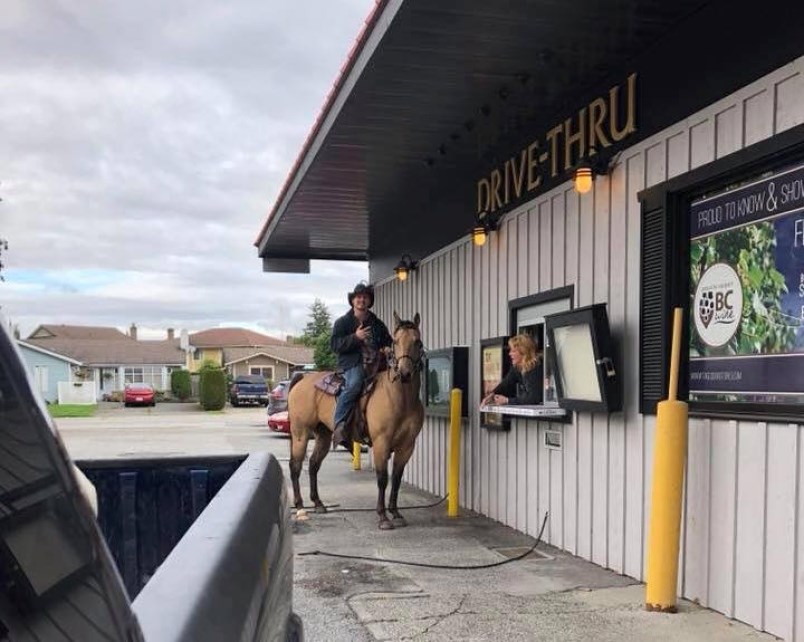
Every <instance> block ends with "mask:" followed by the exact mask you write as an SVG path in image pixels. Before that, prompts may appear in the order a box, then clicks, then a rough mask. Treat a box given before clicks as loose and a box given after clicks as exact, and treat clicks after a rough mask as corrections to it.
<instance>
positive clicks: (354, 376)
mask: <svg viewBox="0 0 804 642" xmlns="http://www.w3.org/2000/svg"><path fill="white" fill-rule="evenodd" d="M364 377H365V375H364V373H363V364H362V363H361V364H360V365H357V366H354V367H353V368H349V369H348V370H344V372H343V378H344V382H343V388H341V392H340V394H339V395H338V399H337V401H336V402H335V425H336V426H337V425H338V424H339V423H340V422H341V421H345V420H346V417H347V416H348V415H349V412H351V410H352V406H354V403H355V401H356V400H357V398H358V397H359V396H360V392H361V391H362V390H363V379H364Z"/></svg>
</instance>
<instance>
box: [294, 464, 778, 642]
mask: <svg viewBox="0 0 804 642" xmlns="http://www.w3.org/2000/svg"><path fill="white" fill-rule="evenodd" d="M350 460H351V458H350V456H349V454H348V453H346V452H343V451H337V452H335V453H331V454H330V455H329V457H328V458H327V460H326V461H325V462H324V464H323V466H322V469H321V474H320V492H321V496H322V499H323V500H324V502H325V503H328V504H329V503H337V504H341V505H344V506H350V507H357V506H361V507H372V506H373V505H374V504H375V501H376V485H375V482H374V474H373V473H372V472H371V471H370V470H364V471H360V472H354V471H352V470H350V466H349V463H350ZM364 460H365V456H364ZM306 474H307V472H306V469H305V472H304V476H305V485H304V489H305V490H304V492H305V502H306V503H307V502H309V497H308V495H307V491H306ZM436 499H437V498H435V497H433V496H431V495H428V494H425V493H422V492H419V491H416V490H414V489H412V488H403V490H402V492H401V493H400V504H401V505H408V506H410V505H422V504H428V503H432V502H433V501H434V500H436ZM335 510H337V508H335V509H333V512H331V513H329V514H326V515H317V514H313V513H310V514H309V519H308V520H307V521H305V522H297V523H296V526H295V528H296V535H295V538H294V547H295V550H296V553H297V557H296V562H295V577H296V583H295V587H294V604H295V610H296V611H297V612H298V613H299V615H301V617H302V619H303V620H304V623H305V631H306V635H307V639H308V640H312V641H314V642H315V641H319V640H320V641H322V642H323V641H325V640H330V641H336V640H343V641H346V640H369V641H370V640H412V639H416V640H425V641H444V642H446V641H447V640H506V641H507V642H511V641H514V640H544V641H550V642H554V641H555V642H564V641H567V642H569V641H575V640H585V641H586V640H596V641H597V640H599V641H601V642H609V641H611V642H614V641H617V642H621V641H628V642H645V641H650V640H662V641H671V642H672V641H678V642H681V641H684V642H693V641H701V642H704V641H706V642H711V641H718V642H726V641H733V640H746V641H747V640H755V641H760V640H762V641H770V640H774V639H775V638H774V637H772V636H769V635H766V634H763V633H759V632H757V631H755V630H754V629H752V628H750V627H748V626H746V625H744V624H742V623H739V622H736V621H733V620H729V619H727V618H726V617H724V616H722V615H720V614H719V613H715V612H714V611H709V610H707V609H702V608H700V607H698V606H696V605H695V604H692V603H690V602H686V601H682V602H681V603H680V613H678V614H675V615H667V614H660V613H648V612H646V611H645V610H644V606H643V605H644V599H645V594H644V585H642V584H638V583H636V582H635V581H634V580H632V579H630V578H627V577H624V576H621V575H617V574H616V573H613V572H610V571H606V570H604V569H602V568H600V567H598V566H595V565H593V564H591V563H589V562H586V561H584V560H581V559H579V558H577V557H574V556H572V555H569V554H566V553H563V552H561V551H559V550H557V549H554V548H552V547H549V546H546V545H542V544H540V545H539V546H538V548H537V552H538V553H539V554H538V555H535V556H533V557H530V558H526V559H525V560H522V561H518V562H512V563H510V564H506V565H504V566H500V567H497V568H493V569H486V570H471V571H466V570H463V571H460V570H435V569H428V568H421V567H415V566H400V565H391V564H380V563H369V562H365V561H357V560H345V559H338V558H332V557H322V556H304V555H299V554H300V553H305V552H309V551H314V550H322V551H327V552H335V553H343V554H351V555H361V556H377V557H385V558H394V559H401V560H410V561H414V562H425V563H432V564H446V565H455V566H458V565H472V564H487V563H492V562H497V561H500V560H502V559H505V558H506V556H509V557H510V556H514V555H515V554H517V553H519V552H520V551H524V550H527V548H528V547H530V546H531V545H532V544H533V542H534V540H533V539H532V538H530V537H528V536H525V535H522V534H521V533H518V532H516V531H514V530H512V529H510V528H507V527H505V526H502V525H501V524H498V523H496V522H493V521H492V520H489V519H487V518H484V517H481V516H478V515H476V514H474V513H470V512H466V511H463V512H462V515H461V516H460V517H459V518H457V519H449V518H447V517H446V507H445V505H443V504H442V505H439V506H437V507H435V508H418V509H410V510H406V511H403V512H404V514H405V516H406V519H407V520H408V524H409V525H408V527H407V528H402V529H396V530H394V531H388V532H386V531H379V530H378V529H377V527H376V517H375V515H374V513H373V512H364V513H354V512H345V513H339V512H334V511H335ZM506 554H507V555H506Z"/></svg>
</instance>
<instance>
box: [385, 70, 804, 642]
mask: <svg viewBox="0 0 804 642" xmlns="http://www.w3.org/2000/svg"><path fill="white" fill-rule="evenodd" d="M802 122H804V58H800V59H798V60H796V61H794V62H793V63H791V64H789V65H786V66H785V67H783V68H781V69H779V70H777V71H776V72H774V73H772V74H770V75H769V76H767V77H765V78H763V79H761V80H759V81H757V82H755V83H753V84H751V85H750V86H748V87H745V88H744V89H742V90H740V91H739V92H736V93H735V94H733V95H731V96H729V97H727V98H725V99H723V100H721V101H719V102H718V103H716V104H714V105H711V106H710V107H708V108H707V109H705V110H703V111H701V112H699V113H696V114H694V115H692V116H690V117H689V118H688V119H686V120H685V121H683V122H680V123H678V124H677V125H676V126H674V127H671V128H668V129H667V130H665V131H663V132H661V133H660V134H657V135H655V136H652V137H651V138H649V139H647V140H645V141H643V142H642V143H640V144H639V145H637V146H634V147H633V148H631V149H629V150H627V151H626V152H624V153H623V154H622V155H621V156H620V159H619V162H618V164H617V165H616V167H615V168H614V170H613V172H612V173H611V175H610V177H609V178H602V179H601V178H599V179H598V180H597V181H596V182H595V186H594V189H593V190H592V191H591V192H590V193H588V194H586V195H584V196H583V197H581V196H578V195H577V194H576V193H575V192H574V191H573V190H572V189H571V186H570V185H564V186H562V187H560V188H557V189H555V190H553V191H551V192H549V193H547V194H544V195H542V196H540V197H539V198H538V199H536V200H534V201H532V202H530V203H528V204H527V205H525V206H523V207H522V208H520V209H518V210H516V211H514V212H512V213H510V214H509V215H507V216H506V217H505V218H504V220H503V222H502V225H501V228H500V229H499V231H498V232H496V233H494V234H492V236H491V238H490V239H489V241H488V242H487V243H486V245H485V246H484V247H482V248H475V247H473V246H472V245H471V243H470V241H469V240H468V239H463V240H462V241H459V242H457V243H455V244H453V245H452V246H449V247H447V248H445V249H444V250H442V251H440V252H438V253H436V254H435V255H433V256H431V257H427V258H426V259H425V260H423V261H421V263H420V266H419V269H418V270H417V271H416V272H414V273H413V274H412V275H411V277H410V278H409V280H408V281H407V282H405V283H400V282H398V281H390V280H389V281H386V282H384V283H382V284H381V285H380V287H379V288H378V297H377V299H378V305H377V311H378V313H379V314H380V315H381V316H382V318H384V319H388V320H390V319H391V315H392V311H393V310H397V311H398V312H399V314H400V316H402V317H403V318H412V316H413V314H414V313H415V312H417V311H418V312H420V313H421V315H422V325H423V337H424V341H425V344H426V346H427V347H428V348H430V349H435V348H443V347H447V346H450V345H468V346H470V362H469V367H470V386H471V391H470V395H469V405H470V408H471V412H470V418H469V420H468V422H467V423H466V424H465V426H464V431H463V440H462V459H461V497H460V503H461V505H462V506H464V507H467V508H471V509H473V510H476V511H479V512H481V513H484V514H486V515H488V516H490V517H492V518H494V519H496V520H499V521H500V522H503V523H505V524H508V525H510V526H511V527H513V528H516V529H518V530H520V531H523V532H526V533H529V534H531V535H536V534H537V532H538V529H539V526H540V523H541V520H542V517H543V515H544V514H545V512H549V520H548V526H547V529H546V531H545V535H544V539H545V541H547V542H549V543H550V544H552V545H554V546H557V547H559V548H562V549H564V550H567V551H569V552H571V553H573V554H575V555H578V556H581V557H583V558H585V559H588V560H591V561H593V562H595V563H597V564H599V565H601V566H604V567H606V568H610V569H613V570H615V571H617V572H619V573H624V574H626V575H629V576H632V577H634V578H638V579H640V580H644V578H645V557H646V548H647V547H646V531H647V520H648V514H649V511H648V506H649V500H650V488H651V465H652V459H653V443H654V429H655V418H654V417H652V416H642V415H640V414H639V413H638V411H637V402H638V397H637V391H638V375H639V373H638V353H639V305H640V302H639V278H640V276H639V265H640V256H639V254H640V207H639V202H638V200H637V193H638V192H639V191H640V190H642V189H643V188H645V187H648V186H652V185H656V184H658V183H661V182H663V181H665V180H667V179H669V178H671V177H673V176H677V175H679V174H682V173H684V172H686V171H689V170H691V169H694V168H696V167H699V166H701V165H703V164H705V163H708V162H711V161H713V160H715V159H717V158H720V157H722V156H724V155H726V154H729V153H730V152H733V151H736V150H738V149H741V148H742V147H744V146H747V145H750V144H752V143H754V142H757V141H759V140H762V139H765V138H768V137H770V136H772V135H773V134H774V133H777V132H780V131H782V130H784V129H787V128H789V127H792V126H795V125H797V124H800V123H802ZM434 214H437V213H434ZM564 285H574V286H575V305H576V306H583V305H589V304H592V303H598V302H606V303H607V304H608V313H609V318H610V321H611V326H612V332H613V334H614V336H615V337H616V338H617V339H618V340H619V341H620V345H621V352H622V356H623V364H624V367H623V370H624V372H623V376H624V389H625V406H624V412H622V413H617V414H614V415H611V416H608V415H605V414H590V413H580V414H577V415H576V416H575V418H574V421H573V423H572V424H567V425H562V424H555V423H553V424H551V423H547V422H536V421H531V420H513V421H512V429H511V431H510V432H509V433H489V432H487V431H485V430H481V429H480V428H479V425H478V413H477V412H476V410H475V409H476V407H477V405H478V403H479V388H480V383H479V380H478V379H479V342H480V340H481V339H484V338H487V337H493V336H498V335H504V334H507V331H508V310H507V303H508V301H509V299H513V298H516V297H521V296H525V295H529V294H535V293H538V292H543V291H545V290H550V289H553V288H557V287H561V286H564ZM802 428H803V427H802V425H799V424H789V425H785V424H770V423H756V422H735V421H714V420H701V419H694V420H692V421H691V422H690V435H689V457H688V461H687V476H686V495H685V504H684V519H683V529H682V560H681V565H680V584H679V589H680V591H681V592H682V594H683V595H684V596H685V597H688V598H690V599H696V600H699V601H700V602H701V604H703V605H706V606H709V607H711V608H713V609H716V610H718V611H721V612H722V613H725V614H726V615H728V616H730V617H734V618H737V619H739V620H742V621H744V622H747V623H749V624H752V625H753V626H755V627H757V628H759V629H764V630H767V631H769V632H771V633H773V634H775V635H778V636H782V637H784V638H786V639H796V640H804V559H802V558H804V527H802V526H804V525H800V520H801V515H802V514H803V513H802V510H804V506H803V505H802V504H804V493H802V492H800V489H802V473H803V472H804V448H802ZM547 429H553V430H559V431H562V432H563V436H564V445H563V449H562V450H549V449H547V448H545V447H544V445H543V435H544V431H545V430H547ZM446 455H447V422H446V420H444V419H434V418H430V419H427V421H426V423H425V427H424V429H423V431H422V434H421V436H420V438H419V442H418V444H417V448H416V451H415V453H414V456H413V458H412V460H411V462H410V464H409V465H408V468H407V470H406V473H405V478H406V480H407V481H409V482H410V483H412V484H414V485H415V486H418V487H420V488H423V489H425V490H428V491H430V492H432V493H435V494H437V495H443V494H444V493H445V492H446V484H445V465H446Z"/></svg>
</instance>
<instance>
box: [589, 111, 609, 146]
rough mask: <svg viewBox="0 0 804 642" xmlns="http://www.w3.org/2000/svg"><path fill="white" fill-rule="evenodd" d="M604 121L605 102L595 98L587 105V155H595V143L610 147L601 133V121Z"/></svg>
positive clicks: (602, 132) (607, 140)
mask: <svg viewBox="0 0 804 642" xmlns="http://www.w3.org/2000/svg"><path fill="white" fill-rule="evenodd" d="M605 119H606V101H605V100H603V99H602V98H595V99H594V100H593V101H592V102H591V103H589V155H590V156H594V155H595V154H596V153H597V142H598V140H599V141H600V144H601V145H603V147H610V146H611V143H610V142H609V139H608V138H606V133H605V132H604V131H603V127H602V125H603V121H604V120H605Z"/></svg>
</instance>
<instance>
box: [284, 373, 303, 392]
mask: <svg viewBox="0 0 804 642" xmlns="http://www.w3.org/2000/svg"><path fill="white" fill-rule="evenodd" d="M302 379H304V373H303V372H297V373H296V374H294V375H293V378H292V379H291V380H290V385H289V386H288V392H290V391H291V390H293V386H295V385H296V384H297V383H299V381H301V380H302Z"/></svg>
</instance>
